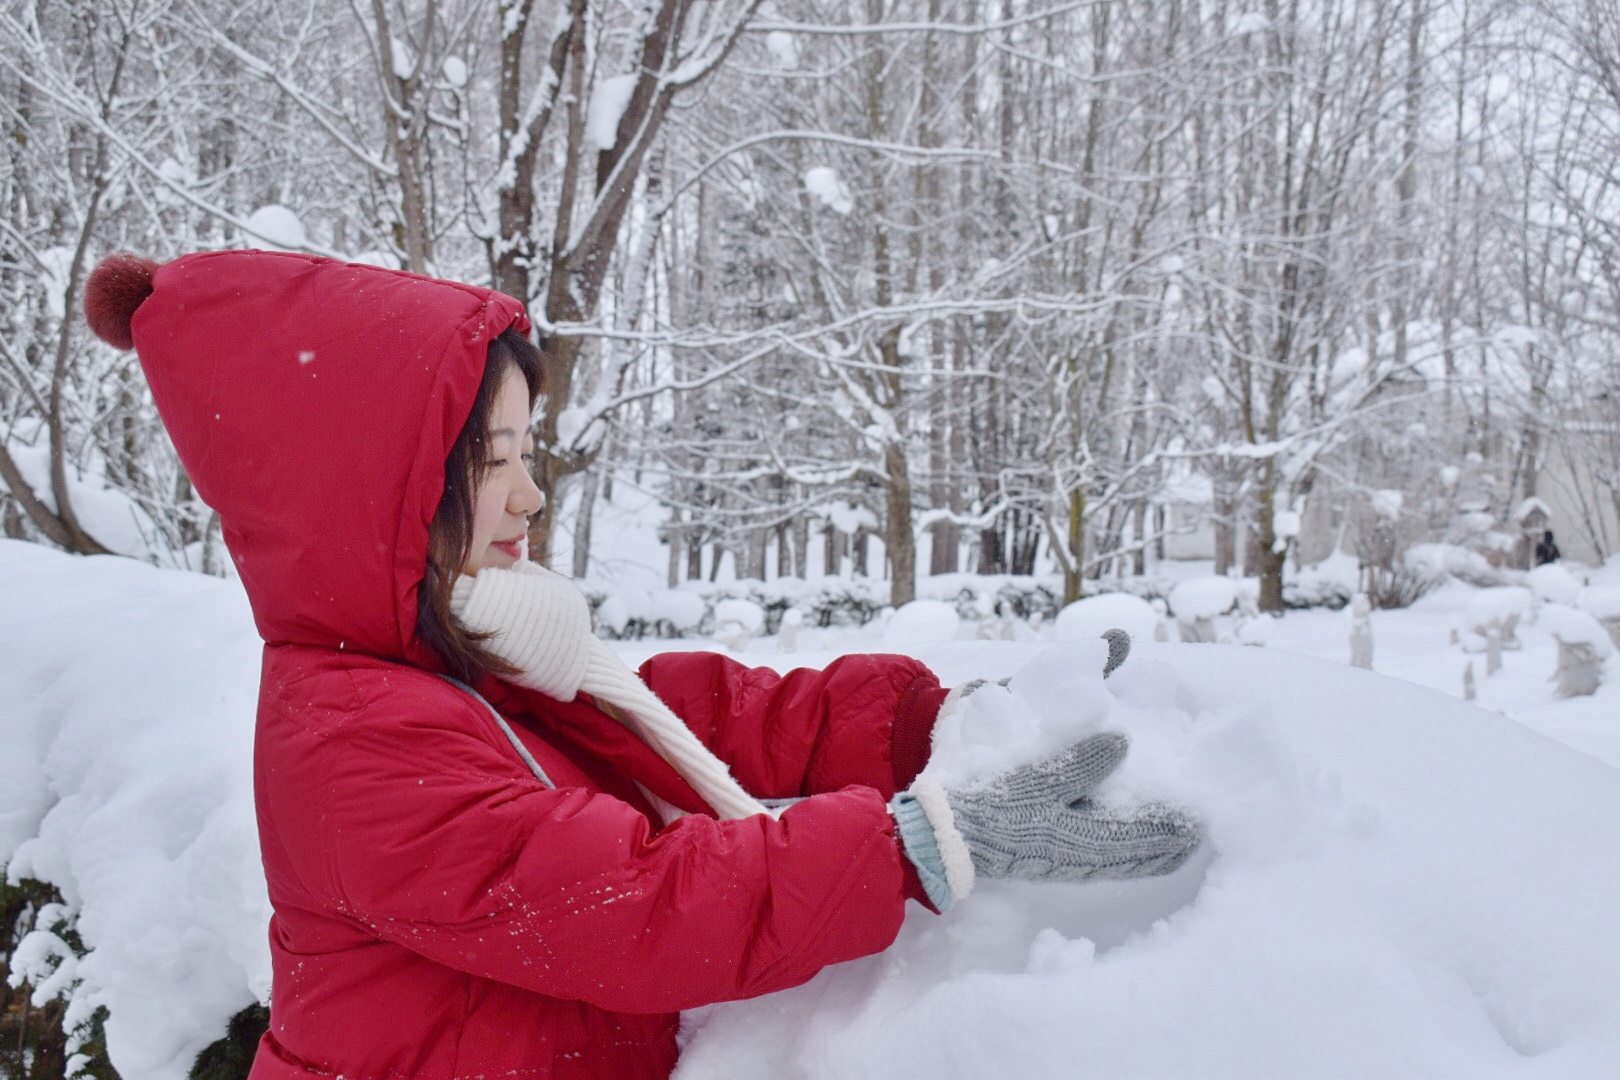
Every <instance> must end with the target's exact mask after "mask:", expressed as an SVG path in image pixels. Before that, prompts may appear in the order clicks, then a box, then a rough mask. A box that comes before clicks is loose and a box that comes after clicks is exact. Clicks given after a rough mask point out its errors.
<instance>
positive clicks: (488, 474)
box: [461, 368, 541, 574]
mask: <svg viewBox="0 0 1620 1080" xmlns="http://www.w3.org/2000/svg"><path fill="white" fill-rule="evenodd" d="M487 439H488V442H487V445H488V447H489V458H490V462H489V467H488V468H486V469H485V470H484V476H483V480H482V482H481V483H479V485H478V490H477V492H476V493H475V494H474V495H473V520H472V548H471V550H470V552H469V553H468V555H467V565H465V566H463V567H462V568H461V572H462V573H464V574H476V573H478V571H480V570H483V569H485V568H487V567H491V566H499V567H502V568H505V567H509V566H512V565H514V564H515V563H516V562H517V561H518V560H519V559H521V558H523V556H524V547H525V545H526V543H527V539H528V535H529V515H530V514H533V513H535V512H536V511H538V510H539V509H540V505H541V495H540V489H539V488H537V487H535V486H534V478H533V477H531V476H530V475H529V462H530V461H532V460H533V458H534V439H533V438H531V437H530V435H529V387H528V384H527V383H525V382H524V381H523V376H522V374H521V373H519V372H518V370H517V369H516V368H513V369H511V370H510V371H508V372H507V373H506V377H505V378H504V379H502V380H501V388H500V392H499V393H497V394H496V395H495V407H494V408H493V409H492V410H491V411H490V417H489V433H488V435H487Z"/></svg>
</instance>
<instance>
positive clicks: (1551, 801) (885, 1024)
mask: <svg viewBox="0 0 1620 1080" xmlns="http://www.w3.org/2000/svg"><path fill="white" fill-rule="evenodd" d="M0 576H3V577H4V578H5V580H6V581H7V585H6V603H5V604H4V605H3V606H0V861H10V863H11V872H12V873H13V874H14V875H16V874H21V873H28V874H32V875H35V876H41V877H45V878H48V879H49V880H51V881H53V882H55V883H56V884H57V885H58V886H59V887H60V888H61V889H62V891H63V893H64V894H65V895H66V897H67V899H68V901H69V904H70V906H71V907H72V908H73V909H74V910H75V911H76V912H77V915H78V925H79V929H80V931H81V932H82V933H83V935H84V937H85V938H86V940H87V941H88V942H89V943H90V944H91V945H92V947H93V951H92V952H91V953H90V954H89V956H87V957H86V958H85V959H84V960H83V961H81V962H79V963H78V964H77V966H76V969H75V970H73V971H72V972H70V974H71V975H72V976H74V977H77V978H78V979H79V980H81V982H80V984H79V990H78V994H77V1003H76V1006H75V1009H76V1015H78V1014H82V1013H83V1012H85V1011H87V1010H88V1009H90V1008H92V1007H94V1005H96V1004H106V1005H107V1006H108V1007H109V1009H110V1010H111V1016H112V1019H111V1020H110V1022H109V1026H108V1039H109V1046H110V1049H111V1051H112V1054H113V1059H114V1063H115V1064H116V1065H117V1067H118V1068H119V1069H120V1071H121V1072H122V1074H123V1075H124V1076H125V1077H127V1078H129V1080H141V1078H147V1077H151V1078H175V1077H182V1076H184V1075H185V1073H186V1070H187V1068H188V1067H189V1064H190V1060H191V1057H192V1056H193V1055H194V1054H195V1053H196V1051H197V1050H198V1049H199V1048H200V1047H201V1046H203V1045H205V1044H206V1043H208V1042H210V1041H212V1040H213V1039H214V1038H217V1037H218V1036H219V1035H220V1034H221V1033H222V1032H223V1028H224V1023H225V1019H226V1018H227V1017H228V1016H230V1015H231V1014H232V1013H234V1012H235V1011H236V1010H237V1009H239V1008H241V1007H242V1006H243V1005H244V1004H246V1003H247V1002H248V1001H249V1000H251V999H252V998H253V997H255V996H258V997H263V996H264V995H265V993H266V990H267V981H268V961H267V957H266V955H265V949H264V927H265V920H266V918H267V916H268V911H267V907H266V903H265V899H264V887H263V883H262V881H261V880H260V878H259V871H258V864H257V848H256V843H255V839H254V836H253V826H252V808H251V774H250V761H249V756H250V753H251V734H252V733H251V726H252V712H253V698H254V689H255V682H256V678H257V659H258V647H257V640H256V638H255V636H254V633H253V629H252V623H251V620H250V617H249V613H248V611H247V607H246V604H245V601H244V600H243V598H242V595H241V592H240V589H239V587H238V586H237V585H236V584H235V583H233V582H226V581H218V580H214V579H210V578H205V577H201V576H198V575H193V574H186V573H180V572H174V571H164V570H156V569H152V568H150V567H147V566H144V565H141V564H138V563H134V562H131V561H127V560H121V559H75V558H70V557H68V556H64V555H60V554H57V553H54V552H51V551H48V550H45V549H43V548H41V547H38V546H33V545H27V544H21V543H16V542H5V541H0ZM1613 576H1614V575H1610V578H1611V579H1610V580H1606V581H1593V582H1592V584H1594V585H1598V586H1603V587H1613V586H1614V585H1615V584H1617V582H1616V581H1614V580H1612V578H1613ZM1474 592H1475V590H1470V589H1466V588H1462V587H1448V588H1445V589H1441V590H1438V591H1436V592H1435V593H1432V594H1431V595H1429V596H1427V597H1425V598H1424V599H1423V600H1422V601H1420V602H1419V603H1418V604H1417V605H1415V606H1414V607H1413V608H1412V609H1410V610H1407V611H1395V612H1382V611H1380V612H1374V613H1373V614H1372V625H1373V633H1374V641H1375V650H1374V667H1375V672H1373V673H1368V672H1363V671H1358V670H1355V669H1352V668H1349V667H1348V666H1347V665H1346V663H1345V661H1346V659H1347V658H1348V634H1349V619H1350V616H1349V613H1348V612H1329V611H1306V612H1292V613H1290V614H1289V615H1288V616H1287V617H1286V618H1284V619H1281V620H1278V621H1277V622H1276V623H1275V624H1274V626H1273V627H1272V629H1271V633H1270V635H1269V646H1268V647H1267V648H1263V649H1261V648H1245V647H1240V646H1225V645H1179V644H1172V645H1154V644H1152V643H1151V642H1149V641H1144V640H1138V642H1137V644H1136V647H1135V651H1134V653H1133V655H1132V657H1131V659H1130V660H1129V661H1128V662H1127V663H1126V664H1125V666H1124V667H1123V668H1122V669H1121V670H1120V671H1119V672H1117V673H1116V674H1115V675H1114V676H1113V677H1112V678H1111V679H1109V680H1108V681H1107V682H1106V683H1105V682H1103V681H1102V679H1101V677H1100V669H1101V662H1102V656H1103V649H1102V646H1101V644H1100V643H1099V642H1095V641H1078V642H1072V643H1066V644H1058V645H1054V644H1052V641H1051V639H1052V636H1053V631H1054V628H1053V627H1050V626H1049V627H1047V628H1045V629H1044V630H1042V631H1041V632H1040V634H1038V635H1037V634H1033V632H1032V635H1030V636H1037V637H1039V636H1044V638H1045V640H1040V641H1025V642H1020V643H1016V644H1015V643H1012V642H1002V641H976V640H973V635H974V632H975V629H976V627H975V626H974V625H973V623H972V622H971V621H964V622H963V623H962V624H961V626H960V627H959V629H958V630H957V632H956V637H955V640H949V641H940V640H937V638H939V637H940V636H942V635H941V634H940V633H939V631H940V630H941V629H942V628H943V627H944V625H945V623H946V621H947V620H944V619H943V618H938V619H923V620H922V621H923V622H924V623H925V624H926V625H925V626H924V627H922V628H920V629H919V630H918V632H916V633H915V634H912V635H911V638H912V640H911V643H909V644H901V643H899V642H896V643H894V644H891V645H889V646H887V647H888V648H900V649H903V650H904V651H909V652H913V653H915V654H916V655H918V656H920V657H921V658H922V659H924V660H926V661H927V662H929V663H930V664H932V665H934V666H935V667H936V668H937V669H938V670H939V671H940V672H941V674H942V676H943V677H944V678H945V679H946V680H947V681H948V682H959V681H962V680H964V679H967V678H973V677H987V678H992V679H994V678H1001V677H1004V676H1008V675H1012V676H1013V678H1012V680H1011V682H1010V684H1009V685H1008V686H1007V687H1006V688H1005V689H1003V688H1000V687H994V686H989V687H986V688H984V689H983V690H981V691H980V693H978V694H975V695H974V696H973V697H972V698H969V699H968V701H967V703H966V708H964V710H963V711H962V712H961V713H960V714H959V715H958V716H956V717H954V718H952V719H951V720H950V721H949V723H948V724H946V725H945V726H943V727H942V733H941V743H940V749H939V752H938V756H937V759H936V762H935V764H934V766H933V768H935V769H936V770H938V771H940V772H941V773H942V774H943V775H945V776H946V777H961V776H963V775H967V774H977V773H983V772H986V771H990V770H993V769H995V768H1000V767H1003V766H1004V765H1006V764H1008V763H1009V762H1011V761H1014V760H1018V759H1020V758H1022V757H1027V756H1028V755H1030V754H1033V753H1036V752H1039V750H1040V749H1041V748H1042V747H1044V746H1049V745H1056V744H1058V743H1060V742H1062V741H1064V740H1066V739H1069V738H1073V737H1076V736H1078V735H1080V734H1084V733H1086V732H1089V731H1093V730H1098V729H1116V730H1121V731H1124V732H1126V733H1128V734H1129V735H1130V737H1131V739H1132V740H1133V749H1132V753H1131V756H1130V757H1129V759H1128V760H1127V761H1126V763H1125V765H1124V766H1123V767H1122V768H1121V770H1120V772H1119V774H1118V775H1117V776H1116V777H1115V778H1113V779H1112V780H1111V781H1110V782H1109V784H1108V785H1107V787H1106V788H1105V792H1104V794H1105V796H1107V797H1113V798H1120V799H1124V798H1134V797H1142V796H1161V797H1167V798H1174V799H1177V800H1179V801H1182V802H1184V803H1186V804H1187V805H1189V806H1190V807H1192V808H1194V809H1195V810H1196V811H1197V812H1198V813H1200V814H1201V815H1202V816H1203V817H1204V819H1205V821H1206V822H1207V826H1208V832H1209V837H1210V842H1209V844H1208V845H1206V847H1205V849H1204V850H1203V852H1202V853H1201V854H1200V855H1199V856H1198V857H1196V858H1195V860H1194V861H1193V862H1192V863H1190V864H1189V865H1188V866H1187V867H1184V868H1183V869H1182V870H1181V871H1180V872H1178V873H1177V874H1176V875H1173V876H1171V877H1170V878H1166V879H1162V880H1156V881H1150V882H1133V883H1123V884H1096V885H1089V886H1044V887H1037V886H1027V885H1016V884H1008V883H996V882H988V883H984V884H982V885H981V886H980V888H979V890H978V891H977V892H976V893H975V894H974V895H973V896H971V897H969V898H968V899H966V900H965V901H963V902H962V903H961V904H959V905H958V906H957V907H956V908H954V909H953V910H952V911H951V912H950V913H948V914H947V915H945V916H935V915H932V914H930V913H928V912H926V911H923V910H922V909H921V908H915V909H914V910H913V911H912V912H911V914H910V916H909V917H908V919H907V922H906V925H905V927H904V929H903V930H902V932H901V936H900V939H899V941H898V942H897V943H896V944H895V946H894V947H893V948H891V949H890V950H889V951H888V952H886V953H884V954H882V955H880V956H876V957H870V958H867V959H865V960H860V961H856V962H854V963H850V964H845V965H840V966H839V967H837V968H835V969H831V970H829V971H826V972H824V973H822V975H820V976H818V977H817V978H816V979H815V980H812V982H810V983H809V984H807V985H806V986H804V987H801V988H799V989H797V990H793V991H789V992H787V993H784V994H778V995H773V996H771V997H768V998H764V999H760V1000H758V1001H753V1002H739V1003H730V1004H725V1005H719V1006H714V1007H711V1008H709V1009H704V1010H699V1011H698V1012H695V1013H693V1014H691V1016H690V1017H689V1023H688V1024H687V1030H686V1038H687V1039H688V1045H687V1048H686V1054H685V1058H684V1060H683V1065H682V1069H681V1076H682V1077H683V1078H686V1080H694V1078H698V1080H701V1078H708V1077H735V1076H755V1075H760V1076H776V1077H794V1076H804V1077H812V1076H814V1077H860V1076H874V1077H878V1076H882V1077H929V1078H934V1077H940V1076H971V1077H981V1076H982V1077H1002V1076H1019V1077H1041V1076H1064V1077H1084V1076H1107V1077H1116V1076H1197V1077H1218V1076H1233V1077H1251V1076H1260V1077H1265V1076H1279V1077H1281V1076H1289V1077H1293V1076H1313V1077H1326V1076H1345V1077H1362V1076H1371V1075H1380V1076H1387V1075H1400V1076H1467V1077H1490V1076H1508V1075H1514V1076H1517V1075H1526V1076H1567V1077H1590V1076H1599V1075H1617V1074H1620V998H1617V996H1616V995H1615V994H1614V992H1613V987H1614V975H1613V973H1614V972H1615V971H1617V970H1620V928H1617V927H1616V926H1615V924H1614V919H1613V912H1614V911H1615V910H1617V909H1620V732H1617V731H1616V730H1615V729H1616V728H1620V672H1613V669H1614V667H1615V666H1616V665H1617V663H1620V662H1617V661H1611V662H1610V665H1609V666H1610V670H1611V676H1610V678H1611V681H1610V683H1609V684H1607V685H1605V686H1604V687H1603V688H1601V689H1600V691H1599V693H1598V694H1597V695H1596V696H1594V697H1592V698H1587V699H1576V700H1558V699H1555V698H1553V696H1552V685H1551V683H1550V682H1549V681H1548V677H1549V676H1550V675H1551V673H1552V671H1553V668H1554V666H1555V664H1556V646H1555V644H1554V642H1553V640H1552V637H1551V635H1550V632H1549V631H1548V630H1547V629H1546V628H1545V627H1543V626H1541V625H1539V624H1538V621H1537V620H1536V618H1535V613H1534V612H1528V613H1527V614H1526V615H1525V617H1524V619H1523V620H1522V621H1521V625H1520V626H1519V629H1518V638H1519V640H1520V641H1521V642H1522V643H1523V647H1522V648H1521V649H1519V650H1517V651H1511V650H1510V651H1507V652H1506V653H1504V655H1503V667H1502V670H1501V671H1499V672H1497V673H1496V674H1494V675H1490V676H1486V675H1485V672H1484V668H1483V657H1482V656H1480V655H1469V654H1466V653H1464V652H1463V651H1462V650H1461V648H1459V647H1458V646H1455V645H1451V644H1450V643H1449V640H1450V633H1451V631H1452V630H1453V629H1456V628H1459V627H1462V626H1463V624H1464V622H1465V621H1466V617H1467V615H1468V608H1469V601H1470V598H1471V595H1472V594H1473V593H1474ZM1226 618H1227V617H1222V619H1221V620H1217V621H1218V623H1221V624H1222V627H1221V628H1222V631H1223V632H1229V631H1230V630H1231V627H1230V626H1229V625H1226ZM923 631H926V632H923ZM883 632H884V631H883V628H882V626H880V625H878V624H873V625H870V626H868V627H864V628H860V629H858V630H850V629H840V628H828V629H823V628H809V627H805V628H802V629H800V630H799V631H798V636H799V639H800V640H799V644H800V646H801V647H802V648H803V649H806V650H815V651H804V652H799V653H795V654H790V655H782V654H779V653H778V652H777V651H776V650H777V649H778V648H779V647H780V644H781V643H780V642H779V641H777V640H776V639H772V638H760V637H755V638H753V639H751V640H743V639H740V638H739V639H738V640H737V642H736V645H735V651H737V652H739V653H740V655H742V656H743V658H744V659H747V660H749V661H751V662H755V663H761V664H766V663H768V664H771V665H773V666H777V667H787V666H795V665H800V664H805V663H812V664H818V663H824V662H825V661H826V660H828V659H830V658H831V657H832V656H833V655H836V654H837V653H838V652H841V651H846V650H853V649H876V648H882V647H885V646H884V645H883V644H882V634H883ZM896 636H897V637H904V636H906V635H899V634H897V635H896ZM926 638H933V639H936V640H932V641H924V640H922V639H926ZM705 644H709V643H703V642H697V641H690V640H688V641H683V642H679V643H670V642H634V643H622V644H621V645H619V646H618V647H619V648H620V649H621V651H622V652H624V654H625V655H626V658H627V659H630V660H632V661H634V660H638V659H640V658H641V657H642V656H644V655H646V654H648V653H651V652H653V651H656V650H658V649H660V648H668V647H681V648H691V647H698V646H702V645H705ZM710 647H713V646H712V644H710ZM1469 663H1473V664H1474V665H1475V676H1476V683H1477V686H1478V694H1479V697H1478V703H1477V705H1478V706H1483V707H1476V706H1475V705H1468V704H1464V703H1463V702H1461V701H1460V700H1458V698H1459V697H1460V695H1461V693H1462V685H1463V684H1462V672H1463V669H1464V666H1465V665H1467V664H1469ZM1390 676H1394V677H1393V678H1391V677H1390ZM1414 684H1416V685H1414ZM1436 691H1439V692H1436ZM1548 736H1551V738H1549V737H1548ZM48 946H49V942H48V941H44V940H36V941H35V942H34V943H33V945H32V946H31V949H32V951H33V952H34V953H36V954H38V955H42V956H43V955H46V954H48V953H49V952H50V950H49V948H48ZM44 967H46V968H47V969H48V964H47V965H44ZM41 974H43V972H41Z"/></svg>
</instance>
